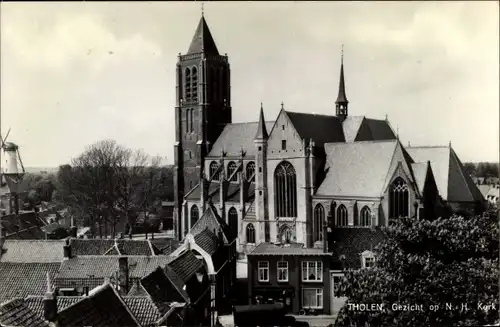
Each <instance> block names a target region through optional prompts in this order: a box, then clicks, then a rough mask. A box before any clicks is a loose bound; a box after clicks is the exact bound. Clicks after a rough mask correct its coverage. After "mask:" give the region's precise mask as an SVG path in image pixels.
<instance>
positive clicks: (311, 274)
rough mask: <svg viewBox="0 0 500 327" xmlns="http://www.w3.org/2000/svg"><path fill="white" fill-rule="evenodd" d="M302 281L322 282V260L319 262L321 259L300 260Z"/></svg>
mask: <svg viewBox="0 0 500 327" xmlns="http://www.w3.org/2000/svg"><path fill="white" fill-rule="evenodd" d="M302 281H303V282H322V281H323V262H321V261H302Z"/></svg>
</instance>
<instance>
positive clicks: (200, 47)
mask: <svg viewBox="0 0 500 327" xmlns="http://www.w3.org/2000/svg"><path fill="white" fill-rule="evenodd" d="M202 52H204V53H206V54H210V55H219V51H218V50H217V46H216V45H215V41H214V39H213V37H212V34H211V33H210V29H209V28H208V25H207V22H206V21H205V15H204V13H203V8H202V14H201V18H200V22H199V23H198V27H197V28H196V31H195V32H194V36H193V39H192V41H191V45H190V46H189V50H188V52H187V54H192V53H202Z"/></svg>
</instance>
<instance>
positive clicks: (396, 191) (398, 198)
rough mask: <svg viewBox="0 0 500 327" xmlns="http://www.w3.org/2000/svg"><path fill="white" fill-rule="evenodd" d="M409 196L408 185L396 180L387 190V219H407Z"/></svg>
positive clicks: (399, 178) (399, 179) (401, 180)
mask: <svg viewBox="0 0 500 327" xmlns="http://www.w3.org/2000/svg"><path fill="white" fill-rule="evenodd" d="M409 208H410V196H409V192H408V184H407V183H406V182H405V181H404V179H402V178H401V177H398V178H396V179H395V180H394V181H393V182H392V184H391V186H390V189H389V218H400V217H409V212H410V210H409Z"/></svg>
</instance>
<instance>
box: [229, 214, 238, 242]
mask: <svg viewBox="0 0 500 327" xmlns="http://www.w3.org/2000/svg"><path fill="white" fill-rule="evenodd" d="M228 216H229V217H228V218H229V221H228V222H229V224H228V225H229V230H230V231H231V235H232V236H233V237H238V211H237V210H236V209H235V208H234V207H231V209H229V211H228Z"/></svg>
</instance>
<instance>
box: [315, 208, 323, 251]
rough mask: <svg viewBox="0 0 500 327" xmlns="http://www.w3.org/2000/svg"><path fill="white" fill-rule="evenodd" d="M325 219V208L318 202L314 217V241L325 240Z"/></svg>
mask: <svg viewBox="0 0 500 327" xmlns="http://www.w3.org/2000/svg"><path fill="white" fill-rule="evenodd" d="M324 221H325V208H324V207H323V206H322V205H321V204H319V203H318V204H317V205H316V207H315V208H314V217H313V242H317V241H322V240H323V224H324Z"/></svg>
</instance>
